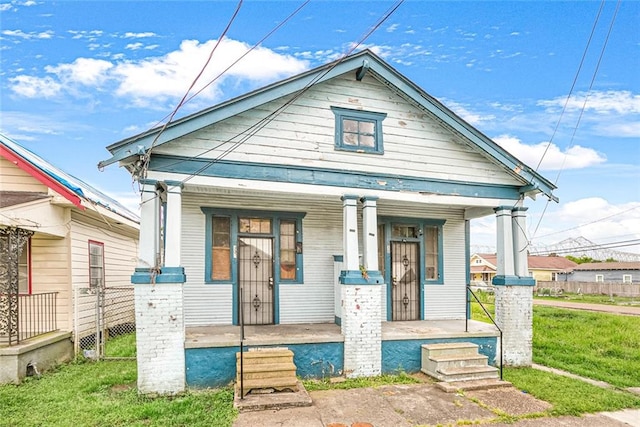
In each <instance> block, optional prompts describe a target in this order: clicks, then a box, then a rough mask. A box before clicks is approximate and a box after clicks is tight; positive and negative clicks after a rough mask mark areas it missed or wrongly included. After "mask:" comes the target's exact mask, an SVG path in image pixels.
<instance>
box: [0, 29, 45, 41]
mask: <svg viewBox="0 0 640 427" xmlns="http://www.w3.org/2000/svg"><path fill="white" fill-rule="evenodd" d="M2 34H3V35H5V36H9V37H18V38H21V39H25V40H33V39H50V38H52V37H53V35H54V32H53V31H51V30H47V31H42V32H39V33H37V32H35V31H33V32H30V33H25V32H24V31H22V30H3V31H2Z"/></svg>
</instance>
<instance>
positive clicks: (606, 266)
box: [572, 261, 640, 271]
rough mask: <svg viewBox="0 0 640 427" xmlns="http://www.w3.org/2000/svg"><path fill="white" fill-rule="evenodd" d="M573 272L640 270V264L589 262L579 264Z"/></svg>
mask: <svg viewBox="0 0 640 427" xmlns="http://www.w3.org/2000/svg"><path fill="white" fill-rule="evenodd" d="M572 270H573V271H597V270H640V262H637V261H636V262H587V263H584V264H577V265H576V266H575V267H574V268H573V269H572Z"/></svg>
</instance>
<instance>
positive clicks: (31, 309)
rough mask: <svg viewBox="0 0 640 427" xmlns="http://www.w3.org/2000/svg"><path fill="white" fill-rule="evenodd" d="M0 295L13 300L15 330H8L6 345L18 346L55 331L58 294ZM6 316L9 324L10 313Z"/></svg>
mask: <svg viewBox="0 0 640 427" xmlns="http://www.w3.org/2000/svg"><path fill="white" fill-rule="evenodd" d="M1 295H3V296H5V297H7V296H8V297H9V298H15V304H16V312H15V316H16V318H15V320H13V321H14V322H15V330H9V331H8V334H7V335H8V336H7V343H8V345H10V346H12V345H16V344H20V342H21V341H24V340H27V339H29V338H34V337H37V336H39V335H43V334H46V333H49V332H53V331H56V330H57V329H58V328H57V318H56V305H57V296H58V292H43V293H38V294H28V295H21V294H14V295H15V296H13V295H11V294H6V293H2V294H1ZM2 315H6V316H7V319H6V321H7V322H11V321H12V319H10V318H9V316H10V313H2Z"/></svg>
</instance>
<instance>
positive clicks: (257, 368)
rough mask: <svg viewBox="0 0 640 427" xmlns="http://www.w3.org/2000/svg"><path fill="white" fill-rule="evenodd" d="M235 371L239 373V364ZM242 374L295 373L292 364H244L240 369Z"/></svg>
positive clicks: (294, 367) (294, 366)
mask: <svg viewBox="0 0 640 427" xmlns="http://www.w3.org/2000/svg"><path fill="white" fill-rule="evenodd" d="M236 370H237V371H238V372H240V363H237V364H236ZM242 370H243V372H244V373H247V372H265V371H271V372H274V371H275V372H279V371H291V370H293V371H294V372H295V370H296V365H294V364H293V363H290V362H287V363H258V364H247V363H245V364H244V365H243V367H242Z"/></svg>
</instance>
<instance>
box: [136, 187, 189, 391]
mask: <svg viewBox="0 0 640 427" xmlns="http://www.w3.org/2000/svg"><path fill="white" fill-rule="evenodd" d="M165 185H166V186H167V187H168V189H169V192H168V194H167V205H166V208H165V215H166V230H165V242H164V243H165V248H166V254H165V265H162V266H158V265H155V259H160V257H159V256H158V257H156V256H155V255H154V257H153V258H154V263H152V264H150V265H147V264H146V263H147V262H148V261H147V259H148V255H147V254H148V253H152V252H153V253H154V254H155V253H158V251H159V250H161V249H162V248H160V247H159V245H160V243H159V230H160V229H159V225H160V217H161V216H160V208H159V207H160V202H159V197H156V195H155V193H154V196H153V197H154V199H153V200H151V198H150V197H151V196H150V194H149V195H148V196H146V197H148V200H149V202H148V203H149V206H148V207H146V208H145V207H144V204H143V209H147V211H143V216H142V219H141V224H140V228H141V230H145V231H144V233H143V232H142V231H141V233H140V247H141V253H144V254H145V258H143V261H145V268H137V269H136V272H135V274H134V275H133V276H132V278H131V281H132V283H133V284H134V285H135V287H134V289H135V310H136V348H137V357H136V359H137V364H138V392H139V393H142V394H161V395H162V394H169V395H172V394H177V393H181V392H183V391H184V390H185V383H186V372H185V352H184V339H185V328H184V310H183V286H184V282H185V281H186V277H185V275H184V268H183V267H181V266H180V248H181V222H182V220H181V217H182V202H181V199H182V198H181V187H180V183H172V182H167V183H165ZM145 187H146V184H145ZM154 188H155V186H154ZM146 239H148V240H149V241H151V242H153V243H152V244H150V243H149V241H146ZM152 246H153V248H154V249H153V251H151V249H150V248H151V247H152ZM143 250H144V252H143Z"/></svg>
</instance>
